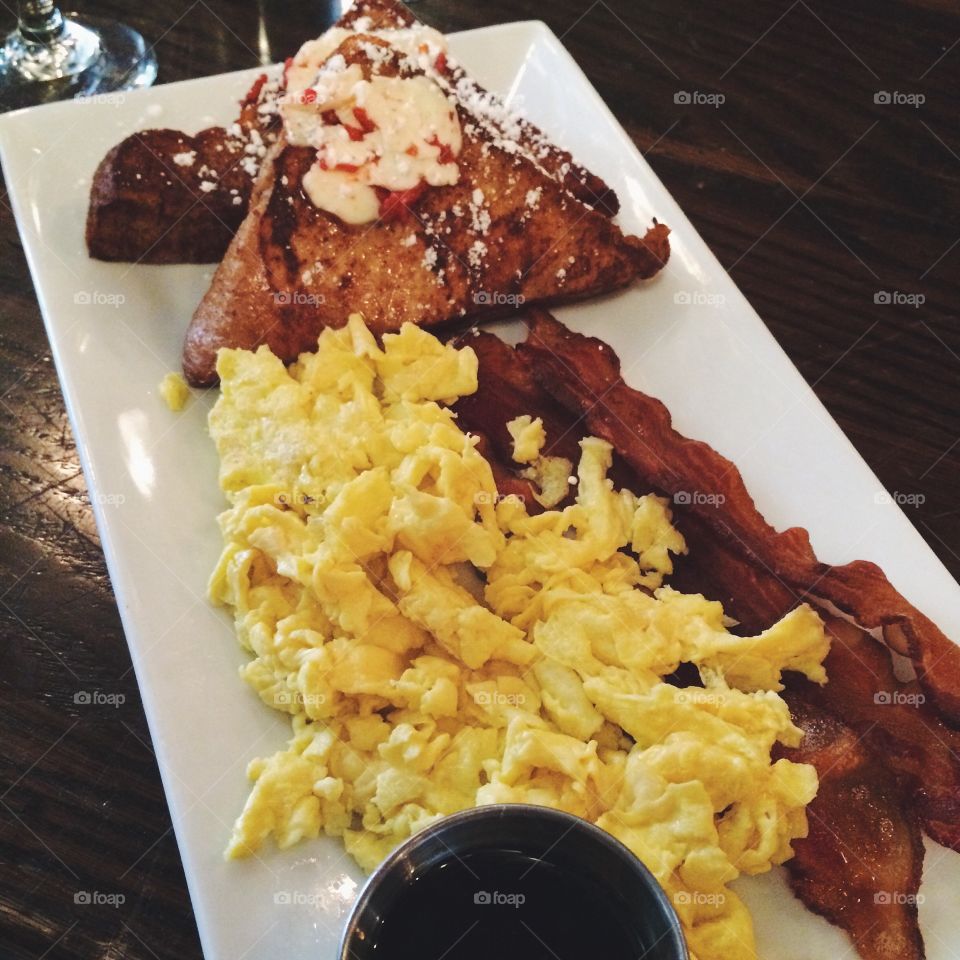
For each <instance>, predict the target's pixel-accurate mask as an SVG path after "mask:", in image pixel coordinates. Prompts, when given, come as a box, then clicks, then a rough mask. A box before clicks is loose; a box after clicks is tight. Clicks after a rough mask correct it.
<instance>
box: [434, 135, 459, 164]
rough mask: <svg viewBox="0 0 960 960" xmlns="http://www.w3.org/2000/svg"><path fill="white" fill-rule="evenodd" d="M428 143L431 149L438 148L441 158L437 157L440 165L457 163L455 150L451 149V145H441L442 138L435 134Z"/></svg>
mask: <svg viewBox="0 0 960 960" xmlns="http://www.w3.org/2000/svg"><path fill="white" fill-rule="evenodd" d="M427 143H429V144H430V146H431V147H436V148H437V149H438V150H439V151H440V156H439V157H437V161H438V162H439V163H456V159H457V158H456V157H455V156H454V155H453V150H452V148H451V147H450V144H449V143H441V142H440V138H439V137H438V136H437V135H436V134H434V135H433V136H432V137H431V138H430V139H429V140H428V141H427Z"/></svg>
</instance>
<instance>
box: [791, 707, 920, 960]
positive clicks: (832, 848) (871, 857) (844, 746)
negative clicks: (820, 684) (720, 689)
mask: <svg viewBox="0 0 960 960" xmlns="http://www.w3.org/2000/svg"><path fill="white" fill-rule="evenodd" d="M787 701H788V702H789V704H790V713H791V714H792V716H793V719H794V722H795V723H796V724H797V725H798V726H799V727H800V728H801V729H802V730H803V732H804V734H805V736H804V738H803V743H802V744H801V746H800V747H799V748H797V749H795V750H790V749H779V750H776V751H775V753H776V754H778V755H780V756H786V757H789V758H790V759H791V760H794V761H796V762H797V763H811V764H813V766H814V767H816V769H817V775H818V777H819V779H820V789H819V791H818V792H817V796H816V798H815V799H814V801H813V803H811V804H810V806H808V807H807V821H808V823H809V827H810V832H809V834H808V835H807V837H806V838H805V839H803V840H795V841H794V843H793V849H794V857H793V859H791V860H788V861H787V870H788V871H789V874H790V885H791V886H792V887H793V889H794V892H795V893H797V895H798V896H799V897H800V899H801V900H803V902H804V903H805V904H806V905H807V906H808V907H810V908H811V909H812V910H814V911H815V912H816V913H819V914H820V915H821V916H824V917H826V918H827V919H828V920H829V921H830V922H831V923H835V924H837V925H838V926H840V927H842V928H843V929H844V930H846V931H847V932H848V933H849V934H850V937H851V939H852V940H853V942H854V944H855V945H856V948H857V950H858V952H859V953H860V956H861V957H863V958H864V960H923V957H924V947H923V938H922V936H921V935H920V927H919V925H918V923H917V905H916V904H917V890H918V889H919V887H920V874H921V870H922V866H923V841H922V838H921V836H920V827H919V825H918V824H917V818H916V815H915V814H914V813H913V811H911V810H910V808H909V806H908V804H907V803H906V802H905V800H904V797H903V793H902V791H901V789H900V786H899V784H898V783H897V780H896V778H895V777H894V776H893V775H892V774H891V773H890V772H889V771H888V770H887V769H886V768H885V767H884V766H883V765H882V764H881V763H880V761H879V760H878V758H877V756H876V754H874V752H873V751H872V750H870V749H869V748H868V747H867V746H866V745H865V744H864V742H863V740H861V739H860V738H859V737H858V736H857V734H856V733H855V732H854V731H853V730H852V729H851V728H850V727H848V726H846V725H845V724H844V723H842V722H841V721H839V720H837V719H836V718H835V717H832V716H830V715H829V714H826V713H823V712H821V711H819V710H818V709H817V708H816V707H814V706H813V705H811V704H810V703H808V702H807V701H805V700H804V699H803V697H802V696H799V695H797V694H788V696H787Z"/></svg>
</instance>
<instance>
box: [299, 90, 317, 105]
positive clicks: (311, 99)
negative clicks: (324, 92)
mask: <svg viewBox="0 0 960 960" xmlns="http://www.w3.org/2000/svg"><path fill="white" fill-rule="evenodd" d="M316 99H317V91H316V90H314V89H313V87H307V89H306V90H304V91H303V93H301V94H300V102H301V103H315V102H316Z"/></svg>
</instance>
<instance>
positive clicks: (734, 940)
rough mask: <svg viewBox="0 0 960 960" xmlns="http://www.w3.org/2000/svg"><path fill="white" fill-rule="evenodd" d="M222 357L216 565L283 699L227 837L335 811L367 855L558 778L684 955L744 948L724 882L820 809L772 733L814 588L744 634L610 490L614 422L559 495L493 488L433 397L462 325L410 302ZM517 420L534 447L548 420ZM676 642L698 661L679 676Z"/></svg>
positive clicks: (450, 395) (265, 693)
mask: <svg viewBox="0 0 960 960" xmlns="http://www.w3.org/2000/svg"><path fill="white" fill-rule="evenodd" d="M218 372H219V374H220V377H221V381H222V393H221V397H220V399H219V400H218V402H217V404H216V406H215V408H214V409H213V411H212V413H211V415H210V429H211V433H212V435H213V438H214V440H215V442H216V445H217V449H218V451H219V454H220V460H221V468H220V481H221V484H222V487H223V490H224V492H225V493H226V495H227V498H228V500H229V503H230V507H229V509H228V510H227V511H226V512H225V513H224V514H223V515H222V516H221V518H220V524H221V528H222V531H223V538H224V544H225V546H224V550H223V554H222V556H221V558H220V561H219V563H218V565H217V568H216V570H215V572H214V574H213V577H212V580H211V584H210V592H211V596H212V598H213V599H214V600H215V601H216V602H217V603H219V604H224V605H226V606H227V607H229V608H230V609H231V610H232V611H233V615H234V618H235V621H236V630H237V634H238V637H239V639H240V642H241V643H242V644H243V645H244V647H245V648H246V649H247V650H249V652H250V654H251V658H250V660H249V662H248V663H247V664H246V665H245V666H244V667H243V669H242V671H241V672H242V676H243V678H244V679H245V680H246V681H247V683H249V684H250V686H251V687H252V688H253V689H254V690H255V691H256V692H257V694H258V695H259V696H260V697H261V699H262V700H263V701H264V702H265V703H266V704H268V705H269V706H271V707H274V708H275V709H278V710H282V711H285V712H287V713H289V714H290V717H291V723H292V738H291V740H290V742H289V745H288V746H287V748H286V749H284V750H281V751H280V752H278V753H275V754H274V755H273V756H271V757H269V758H265V759H257V760H254V761H253V762H252V763H251V764H250V767H249V776H250V778H251V780H252V781H253V787H252V790H251V793H250V796H249V799H248V801H247V803H246V806H245V808H244V810H243V812H242V813H241V815H240V817H239V819H238V820H237V822H236V825H235V828H234V831H233V836H232V838H231V840H230V843H229V847H228V850H227V855H228V856H229V857H242V856H245V855H249V854H252V853H253V852H255V851H256V850H257V849H258V848H259V847H260V846H261V844H263V842H264V841H265V840H266V839H267V838H268V837H271V836H272V837H273V839H274V841H275V842H276V843H277V845H278V846H280V847H289V846H290V845H291V844H294V843H297V842H298V841H300V840H302V839H306V838H313V837H316V836H317V835H318V834H319V833H320V832H321V831H323V832H325V833H326V834H329V835H331V836H337V837H342V838H343V840H344V843H345V844H346V848H347V850H348V851H349V853H350V854H351V855H352V856H354V857H355V858H356V860H357V861H358V862H359V863H360V864H361V865H362V866H363V867H364V868H366V869H368V870H369V869H372V868H373V867H374V866H376V864H377V863H378V862H379V861H380V860H381V859H382V858H383V857H384V856H385V855H386V854H387V853H388V852H389V851H390V850H391V849H392V848H393V847H394V846H395V845H396V844H397V843H399V842H400V841H402V840H403V839H405V838H406V837H408V836H410V835H411V834H412V833H414V832H416V831H417V830H420V829H422V828H423V827H425V826H427V825H428V824H431V823H433V822H434V821H436V820H437V819H438V818H440V817H442V816H444V815H446V814H450V813H454V812H455V811H457V810H461V809H463V808H466V807H471V806H474V805H476V804H486V803H502V802H515V801H516V802H529V803H537V804H544V805H546V806H550V807H556V808H560V809H563V810H567V811H569V812H571V813H574V814H576V815H578V816H581V817H585V818H587V819H588V820H591V821H594V822H595V823H597V824H599V825H600V826H601V827H603V828H604V829H605V830H607V831H609V832H610V833H611V834H613V835H614V836H615V837H617V838H618V839H620V840H621V841H622V842H623V843H624V844H626V845H627V846H628V847H629V848H630V849H631V850H633V851H634V852H635V853H636V854H637V855H638V856H639V857H640V858H641V859H642V860H643V862H644V863H645V864H646V865H647V866H648V867H649V868H650V869H651V870H652V872H653V873H654V874H655V875H656V877H657V879H658V880H659V881H660V883H661V884H662V885H663V886H664V887H665V888H666V890H667V891H668V893H669V894H670V895H671V898H672V900H673V903H674V904H675V906H676V908H677V910H678V913H679V914H680V918H681V921H682V923H683V926H684V929H685V932H686V935H687V938H688V941H689V945H690V949H691V951H692V953H693V954H694V956H696V957H698V958H700V960H737V958H751V957H753V956H754V947H753V932H752V925H751V920H750V917H749V915H748V913H747V911H746V908H745V907H744V905H743V904H742V902H741V901H740V900H739V899H738V898H737V897H736V895H735V894H734V893H733V892H732V891H731V890H729V888H728V886H727V885H728V884H729V883H730V881H732V880H733V879H734V878H736V877H737V876H738V875H739V874H741V873H747V874H756V873H761V872H763V871H765V870H768V869H769V868H770V866H771V865H772V864H778V863H781V862H783V861H784V860H786V859H787V858H788V857H790V855H791V846H790V844H791V841H792V840H793V839H794V838H797V837H801V836H804V835H805V833H806V830H807V824H806V816H805V812H804V808H805V806H806V805H807V804H808V803H809V802H810V801H811V800H812V799H813V797H814V795H815V793H816V790H817V779H816V773H815V771H814V769H813V768H812V767H810V766H807V765H800V764H795V763H792V762H789V761H787V760H779V761H777V762H776V763H771V758H770V751H771V748H772V746H773V745H774V743H775V742H777V741H780V742H782V743H785V744H788V745H795V744H797V743H798V742H799V740H800V737H801V733H800V731H799V730H798V729H797V728H796V727H795V726H794V725H793V723H792V722H791V719H790V714H789V711H788V709H787V706H786V704H785V702H784V701H783V700H782V699H781V698H780V696H778V691H779V690H780V689H782V687H781V682H780V677H781V672H782V671H783V670H785V669H789V670H795V671H799V672H801V673H803V674H805V675H806V676H807V677H809V678H810V679H812V680H814V681H817V682H820V683H822V682H824V681H825V679H826V677H825V674H824V670H823V667H822V661H823V658H824V657H825V655H826V653H827V649H828V642H827V639H826V638H825V635H824V631H823V626H822V623H821V621H820V619H819V617H818V616H817V614H816V613H815V612H813V610H811V609H810V608H809V607H808V606H800V607H798V608H797V609H795V610H793V611H792V612H791V613H789V614H787V615H786V616H785V617H784V618H783V619H782V620H781V621H780V622H779V623H777V624H775V625H774V626H773V627H771V628H770V629H769V630H767V631H766V632H764V633H762V634H761V635H759V636H756V637H741V636H736V635H734V634H732V633H730V632H729V631H728V629H727V626H728V621H727V620H726V618H725V617H724V613H723V610H722V608H721V606H720V605H719V604H717V603H714V602H710V601H707V600H706V599H704V598H703V597H702V596H699V595H697V596H691V595H684V594H681V593H678V592H676V591H675V590H673V589H671V588H670V587H669V586H665V585H664V578H665V577H666V576H668V575H669V574H670V573H671V572H672V561H671V555H675V554H678V553H680V552H683V551H684V550H685V546H684V542H683V539H682V537H681V536H680V534H679V533H678V532H677V531H676V530H675V529H674V527H673V526H672V524H671V517H670V512H669V509H668V506H667V503H666V502H665V501H664V500H662V499H660V498H658V497H655V496H652V495H648V496H637V495H635V494H634V493H631V492H628V491H626V490H621V491H615V490H614V489H613V486H612V484H611V482H610V481H609V480H608V479H607V476H606V474H607V471H608V469H609V467H610V463H611V449H610V447H609V445H608V444H606V443H605V442H603V441H601V440H598V439H595V438H588V439H585V440H584V441H583V442H582V444H581V455H580V462H579V464H578V465H577V467H576V480H577V483H576V501H575V503H574V504H573V505H572V506H568V507H567V508H565V509H563V510H548V511H547V512H544V513H541V514H539V515H537V516H530V515H529V514H528V512H527V510H526V507H525V505H524V504H523V503H522V502H520V501H519V500H518V499H517V498H515V497H512V498H507V499H504V500H499V499H498V497H497V491H496V487H495V485H494V481H493V476H492V473H491V469H490V466H489V464H488V463H487V462H486V461H485V460H484V459H483V457H482V456H481V455H480V454H479V453H478V452H477V449H476V444H475V439H474V438H472V437H470V436H469V435H466V434H464V433H463V432H462V431H461V430H460V429H459V427H458V426H457V421H456V416H455V415H454V414H453V413H452V412H451V411H450V410H449V409H447V408H446V407H445V406H443V404H444V403H449V402H450V401H452V400H454V399H455V398H457V397H458V396H462V395H464V394H469V393H471V392H473V391H474V390H476V386H477V360H476V356H475V354H474V353H473V351H472V350H471V349H470V348H469V347H464V348H461V349H456V348H454V347H453V346H449V345H446V346H445V345H443V344H441V343H440V342H439V341H438V340H436V339H435V338H434V337H433V336H432V335H431V334H429V333H427V332H426V331H424V330H421V329H419V328H417V327H415V326H412V325H409V324H407V325H405V326H404V327H403V329H402V330H401V331H400V333H398V334H394V335H388V336H385V337H383V346H382V348H381V347H380V346H378V345H377V342H376V340H375V339H374V337H373V336H372V335H371V334H370V332H369V331H368V330H367V328H366V326H365V325H364V323H363V320H362V318H361V317H359V316H358V315H354V316H352V317H351V318H350V321H349V324H348V325H347V326H346V327H345V328H343V329H341V330H326V331H324V333H323V334H322V336H321V337H320V341H319V348H318V350H317V352H316V353H315V354H304V355H303V356H302V357H301V358H300V360H299V362H298V363H296V364H294V365H293V366H292V367H291V368H290V369H289V370H287V369H285V368H284V366H283V364H282V363H281V362H280V361H279V360H278V359H277V358H276V357H275V356H274V355H273V354H271V353H270V352H269V350H268V349H267V348H265V347H261V348H260V349H259V350H258V351H257V352H256V353H249V352H244V351H238V350H223V351H221V353H220V358H219V363H218ZM511 432H512V433H513V435H514V437H515V439H516V441H517V443H516V447H517V450H516V453H517V458H518V461H522V462H527V463H529V462H533V461H535V460H536V459H537V458H538V456H539V451H540V449H541V447H542V446H543V443H544V437H543V435H542V424H540V425H538V422H537V421H530V420H529V419H526V420H521V421H519V422H517V421H515V422H514V424H513V425H512V426H511ZM570 469H572V468H570ZM683 663H686V664H693V665H694V666H695V667H696V669H697V670H698V671H699V676H700V679H701V681H702V686H699V685H697V686H689V687H681V686H677V685H675V683H671V682H668V680H667V678H668V677H669V676H670V675H671V674H672V673H674V671H676V670H677V668H678V666H679V665H680V664H683Z"/></svg>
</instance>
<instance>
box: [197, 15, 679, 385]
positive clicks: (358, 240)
mask: <svg viewBox="0 0 960 960" xmlns="http://www.w3.org/2000/svg"><path fill="white" fill-rule="evenodd" d="M383 23H394V24H396V26H395V27H393V28H389V27H388V28H386V29H385V28H383V27H382V26H381V27H377V26H376V25H377V24H383ZM371 24H373V25H371ZM285 84H286V91H285V93H284V94H283V95H282V96H281V100H280V112H281V115H282V116H283V132H282V133H281V134H280V136H279V138H278V140H277V142H276V143H275V144H274V145H273V146H271V148H270V149H269V150H268V152H267V154H266V156H265V158H264V161H263V165H262V168H261V172H260V174H259V177H258V179H257V181H256V183H255V185H254V188H253V194H252V196H251V200H250V209H249V213H248V214H247V217H246V218H245V220H244V221H243V223H242V224H241V225H240V228H239V230H238V231H237V233H236V235H235V237H234V238H233V241H232V242H231V244H230V247H229V248H228V250H227V253H226V256H225V257H224V259H223V261H222V263H221V265H220V266H219V268H218V269H217V272H216V274H215V275H214V278H213V282H212V284H211V286H210V289H209V290H208V292H207V293H206V295H205V296H204V298H203V300H202V302H201V303H200V305H199V307H198V308H197V310H196V313H195V314H194V316H193V319H192V321H191V324H190V327H189V330H188V331H187V336H186V341H185V344H184V350H183V369H184V372H185V374H186V377H187V379H188V380H189V382H190V383H192V384H194V385H197V386H204V385H210V384H213V383H215V382H216V379H217V375H216V356H217V350H218V349H219V348H221V347H242V348H247V349H252V348H255V347H256V346H258V345H260V344H267V345H268V346H269V347H270V349H271V350H272V351H273V352H274V353H276V354H277V355H278V356H279V357H281V358H282V359H283V360H285V361H291V360H293V359H295V358H296V357H297V355H298V354H299V353H301V352H303V351H306V350H310V349H313V348H314V347H315V345H316V340H317V336H318V335H319V333H320V331H321V329H322V328H323V327H325V326H340V325H342V324H344V323H345V322H346V320H347V317H348V315H349V314H350V313H352V312H356V311H360V312H362V313H363V314H364V316H365V318H366V321H367V323H368V324H369V326H370V327H371V328H372V329H374V330H375V331H377V332H378V333H382V332H388V331H392V330H397V329H398V328H399V327H400V326H401V325H402V324H403V323H404V322H406V321H411V322H414V323H418V324H421V325H425V326H434V325H438V324H443V323H451V322H454V321H457V320H466V321H475V320H480V319H483V318H484V317H488V316H492V315H498V314H499V315H502V314H504V313H506V312H510V311H513V310H516V309H517V308H518V307H519V306H521V305H523V304H532V303H557V302H562V301H567V300H573V299H578V298H582V297H586V296H590V295H593V294H599V293H603V292H606V291H610V290H614V289H616V288H618V287H622V286H624V285H626V284H628V283H630V282H631V281H633V280H635V279H637V278H648V277H652V276H653V275H654V274H655V273H657V271H659V270H660V269H661V267H662V266H663V264H664V263H665V262H666V259H667V257H668V256H669V243H668V240H667V235H668V233H669V230H668V229H667V228H666V227H665V226H664V225H662V224H656V223H655V224H654V225H653V226H652V227H651V229H650V230H649V231H648V232H647V234H646V236H645V237H643V238H638V237H632V236H625V235H624V234H623V232H622V231H621V230H620V228H619V227H618V226H617V225H616V224H615V223H614V222H613V220H612V216H613V214H614V213H615V212H616V208H617V201H616V196H615V194H614V193H613V192H612V191H611V190H610V189H609V188H608V187H607V186H606V185H605V184H604V183H603V181H602V180H600V179H599V178H598V177H596V176H594V175H593V174H591V173H589V172H588V171H586V170H584V169H583V168H581V167H579V166H578V165H577V164H575V163H574V162H573V160H572V158H571V157H570V155H569V154H567V153H566V152H564V151H562V150H560V149H559V148H558V147H556V146H555V145H554V144H552V143H551V142H550V141H549V140H548V139H547V138H546V137H545V136H544V135H543V134H542V133H541V132H540V131H539V130H537V129H536V128H535V127H534V126H533V125H531V124H529V123H526V122H524V121H521V120H519V119H518V118H517V117H516V116H514V115H513V114H511V113H510V112H509V111H508V110H507V109H506V108H504V106H503V105H502V104H501V103H500V101H499V100H497V99H496V98H495V97H493V96H492V95H490V94H489V93H487V92H486V91H484V90H483V89H481V88H480V87H479V86H477V85H476V84H475V83H474V82H473V81H472V80H471V79H470V78H469V77H468V76H467V75H466V74H465V72H464V71H463V70H462V69H461V68H460V67H459V66H458V65H457V64H456V63H455V62H454V61H453V60H452V59H451V58H450V57H449V56H448V55H447V53H446V45H445V42H444V39H443V37H442V36H441V35H440V34H439V33H437V32H436V31H434V30H430V29H429V28H426V27H422V26H420V25H419V24H417V23H416V21H415V20H414V19H413V17H412V16H411V15H410V13H409V11H407V9H406V8H405V7H403V6H402V5H401V4H398V3H393V2H389V3H388V2H384V0H375V2H368V3H361V4H360V5H359V6H358V7H356V8H354V9H353V10H351V11H350V13H348V14H347V16H346V17H345V18H344V19H343V20H341V21H340V23H339V24H338V25H337V26H336V27H335V28H333V29H332V30H331V31H329V32H328V34H326V35H324V37H321V38H320V39H319V40H316V41H311V42H309V43H307V44H305V45H304V47H303V48H301V51H300V53H298V55H297V56H296V57H294V58H293V59H292V60H291V61H288V65H287V69H286V71H285Z"/></svg>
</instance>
